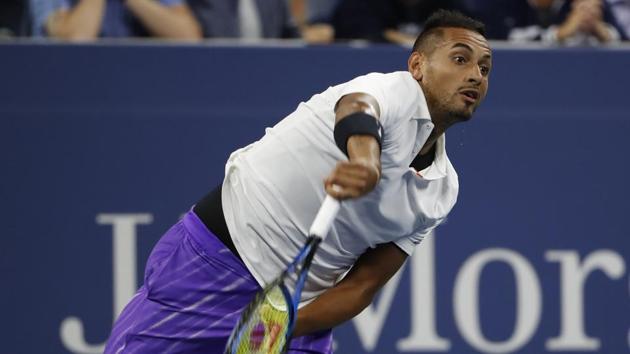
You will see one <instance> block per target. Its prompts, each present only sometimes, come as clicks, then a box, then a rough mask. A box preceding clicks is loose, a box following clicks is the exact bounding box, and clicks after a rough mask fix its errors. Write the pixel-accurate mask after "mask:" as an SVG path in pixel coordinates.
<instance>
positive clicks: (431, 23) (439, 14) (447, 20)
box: [413, 9, 486, 52]
mask: <svg viewBox="0 0 630 354" xmlns="http://www.w3.org/2000/svg"><path fill="white" fill-rule="evenodd" d="M445 27H454V28H464V29H467V30H470V31H473V32H477V33H479V34H480V35H482V36H484V37H485V35H486V26H485V25H484V24H483V23H482V22H480V21H477V20H475V19H473V18H471V17H468V16H466V15H464V14H462V13H461V12H459V11H451V10H444V9H440V10H437V11H435V12H434V13H433V14H432V15H431V16H430V17H429V18H428V19H427V21H426V22H425V23H424V28H423V29H422V32H421V33H420V34H419V35H418V38H416V41H415V43H414V44H413V51H414V52H421V51H422V52H425V51H431V50H432V49H431V50H429V49H428V46H427V43H428V42H430V41H429V39H430V38H431V37H433V36H436V35H437V36H439V37H441V36H442V35H443V33H444V32H443V30H442V29H443V28H445Z"/></svg>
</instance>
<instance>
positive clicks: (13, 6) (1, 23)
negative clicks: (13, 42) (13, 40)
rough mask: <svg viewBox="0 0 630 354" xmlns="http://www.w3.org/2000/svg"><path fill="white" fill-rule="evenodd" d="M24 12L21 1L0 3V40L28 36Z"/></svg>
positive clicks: (8, 0) (12, 0)
mask: <svg viewBox="0 0 630 354" xmlns="http://www.w3.org/2000/svg"><path fill="white" fill-rule="evenodd" d="M25 10H26V9H25V6H24V3H23V2H22V1H21V0H2V1H0V38H3V37H4V38H6V37H15V36H23V35H27V34H28V32H29V31H28V28H27V21H25V20H26V11H25Z"/></svg>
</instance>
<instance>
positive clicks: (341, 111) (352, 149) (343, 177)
mask: <svg viewBox="0 0 630 354" xmlns="http://www.w3.org/2000/svg"><path fill="white" fill-rule="evenodd" d="M335 116H336V119H335V140H336V141H337V144H338V145H339V144H341V146H340V149H342V150H343V151H344V152H346V153H347V155H348V161H340V162H339V163H338V164H337V166H336V167H335V169H334V170H333V171H332V172H331V173H330V175H328V177H327V178H326V180H325V181H324V187H325V188H326V192H327V193H328V194H330V195H331V196H333V197H335V198H336V199H339V200H343V199H347V198H357V197H360V196H363V195H365V194H367V193H369V192H370V191H372V190H373V189H374V187H375V186H376V184H377V183H378V181H379V179H380V177H381V148H380V143H379V140H378V139H377V137H375V136H374V132H375V130H374V127H376V126H378V119H379V116H380V109H379V106H378V102H377V101H376V99H374V97H372V96H370V95H368V94H365V93H352V94H348V95H345V96H344V97H342V98H341V99H340V100H339V102H338V103H337V105H336V107H335ZM371 120H372V121H371ZM371 124H373V126H372V125H371Z"/></svg>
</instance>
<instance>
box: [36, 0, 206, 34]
mask: <svg viewBox="0 0 630 354" xmlns="http://www.w3.org/2000/svg"><path fill="white" fill-rule="evenodd" d="M29 3H30V12H31V17H32V22H33V23H32V26H33V35H35V36H49V37H54V38H61V39H70V40H89V39H95V38H97V37H143V36H154V37H162V38H172V39H199V38H201V30H200V27H199V24H198V23H197V21H196V20H195V17H194V16H193V15H192V13H191V12H190V10H189V8H188V6H187V5H186V3H185V2H184V0H29Z"/></svg>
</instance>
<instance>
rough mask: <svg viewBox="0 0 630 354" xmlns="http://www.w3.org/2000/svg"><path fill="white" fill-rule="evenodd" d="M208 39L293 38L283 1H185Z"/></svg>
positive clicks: (291, 27) (294, 33)
mask: <svg viewBox="0 0 630 354" xmlns="http://www.w3.org/2000/svg"><path fill="white" fill-rule="evenodd" d="M188 5H189V6H190V8H191V9H192V11H193V12H194V13H195V16H196V17H197V19H198V20H199V22H200V23H201V27H202V29H203V35H204V37H209V38H249V39H258V38H290V37H294V36H296V35H297V32H296V29H295V28H294V27H293V26H292V24H291V23H290V17H289V12H288V9H287V4H286V2H285V0H188Z"/></svg>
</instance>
